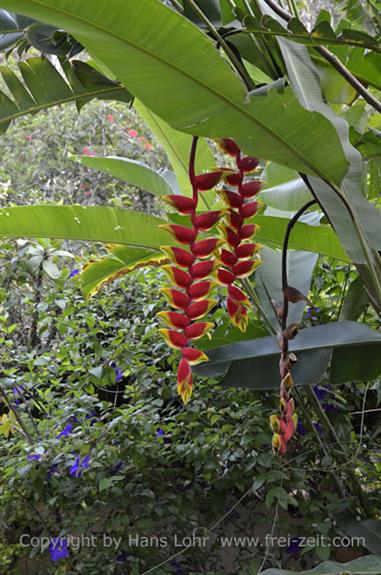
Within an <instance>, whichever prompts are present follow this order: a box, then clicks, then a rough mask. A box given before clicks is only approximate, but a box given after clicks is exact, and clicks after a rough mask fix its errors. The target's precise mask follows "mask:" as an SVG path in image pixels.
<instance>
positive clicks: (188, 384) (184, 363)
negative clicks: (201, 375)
mask: <svg viewBox="0 0 381 575" xmlns="http://www.w3.org/2000/svg"><path fill="white" fill-rule="evenodd" d="M192 387H193V382H192V369H191V366H190V363H189V362H188V360H186V359H184V358H183V359H181V360H180V363H179V367H178V369H177V391H178V393H179V395H180V396H181V399H182V400H183V403H184V404H186V403H188V401H189V400H190V398H191V395H192Z"/></svg>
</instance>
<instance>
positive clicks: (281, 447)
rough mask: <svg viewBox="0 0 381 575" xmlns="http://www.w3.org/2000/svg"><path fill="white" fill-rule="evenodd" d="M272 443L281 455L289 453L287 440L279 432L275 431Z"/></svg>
mask: <svg viewBox="0 0 381 575" xmlns="http://www.w3.org/2000/svg"><path fill="white" fill-rule="evenodd" d="M272 444H273V449H274V451H276V452H277V453H279V455H285V453H287V447H286V442H285V440H284V439H283V437H282V436H281V435H279V433H274V435H273V439H272Z"/></svg>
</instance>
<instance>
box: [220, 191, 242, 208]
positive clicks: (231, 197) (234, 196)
mask: <svg viewBox="0 0 381 575" xmlns="http://www.w3.org/2000/svg"><path fill="white" fill-rule="evenodd" d="M219 193H220V196H221V197H222V199H223V201H224V202H225V204H226V205H227V206H229V207H230V208H240V207H241V206H242V204H243V198H242V196H241V195H240V194H238V192H231V191H230V190H226V189H225V188H222V190H220V192H219Z"/></svg>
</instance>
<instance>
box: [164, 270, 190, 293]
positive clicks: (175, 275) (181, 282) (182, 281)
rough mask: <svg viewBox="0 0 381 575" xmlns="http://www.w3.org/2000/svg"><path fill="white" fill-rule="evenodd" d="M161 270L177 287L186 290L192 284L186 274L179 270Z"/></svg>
mask: <svg viewBox="0 0 381 575" xmlns="http://www.w3.org/2000/svg"><path fill="white" fill-rule="evenodd" d="M163 270H164V271H165V272H166V273H167V274H168V276H169V278H170V279H171V280H172V281H173V283H174V284H176V285H177V286H178V287H181V288H186V287H188V286H189V285H190V284H191V283H192V277H191V276H190V275H189V274H188V273H187V272H184V271H183V270H180V269H179V268H175V267H174V266H163Z"/></svg>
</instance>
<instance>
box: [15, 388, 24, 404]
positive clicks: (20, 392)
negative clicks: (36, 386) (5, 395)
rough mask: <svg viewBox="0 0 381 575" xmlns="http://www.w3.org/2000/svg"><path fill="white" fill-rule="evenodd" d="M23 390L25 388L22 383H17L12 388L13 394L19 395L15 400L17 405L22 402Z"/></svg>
mask: <svg viewBox="0 0 381 575" xmlns="http://www.w3.org/2000/svg"><path fill="white" fill-rule="evenodd" d="M23 391H24V388H23V386H22V385H15V386H14V388H13V389H12V393H13V395H16V396H17V399H16V400H15V401H14V404H15V405H20V403H21V402H22V397H23V396H22V394H23Z"/></svg>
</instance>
